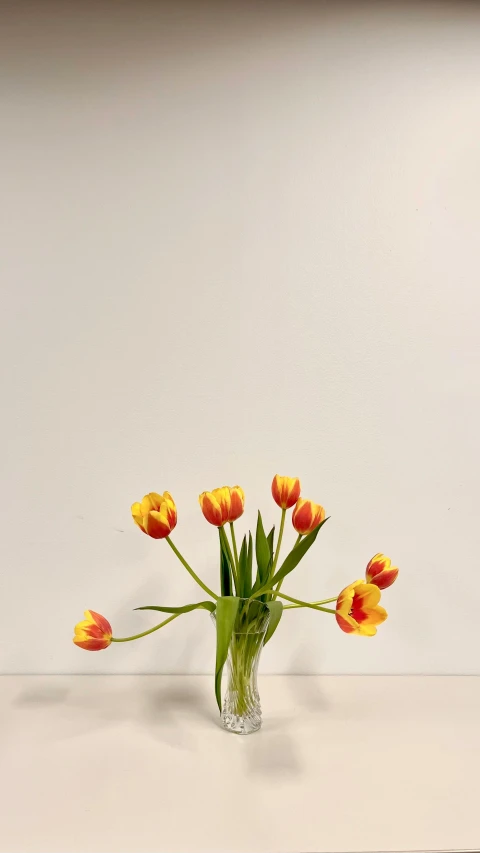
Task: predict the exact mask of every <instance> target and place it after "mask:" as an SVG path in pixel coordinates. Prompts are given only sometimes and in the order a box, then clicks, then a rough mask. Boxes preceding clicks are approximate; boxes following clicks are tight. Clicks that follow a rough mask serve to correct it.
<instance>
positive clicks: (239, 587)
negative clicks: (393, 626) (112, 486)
mask: <svg viewBox="0 0 480 853" xmlns="http://www.w3.org/2000/svg"><path fill="white" fill-rule="evenodd" d="M272 495H273V499H274V501H275V503H276V504H277V505H278V506H279V508H280V510H281V515H280V525H279V530H278V535H277V536H276V535H275V526H274V527H272V529H271V530H270V531H269V533H266V532H265V528H264V525H263V520H262V516H261V513H260V512H259V513H258V517H257V525H256V530H255V539H254V538H253V536H252V533H251V532H249V533H248V534H245V535H244V537H243V539H242V542H241V545H240V548H238V545H237V538H236V533H235V522H236V521H238V519H239V518H240V517H241V516H242V515H243V511H244V505H245V496H244V493H243V490H242V489H241V488H240V486H233V487H229V486H224V487H223V488H220V489H214V490H213V492H203V493H202V494H201V495H200V497H199V502H200V507H201V510H202V512H203V515H204V516H205V518H206V520H207V521H208V522H209V523H210V524H212V525H213V526H214V527H216V528H217V529H218V536H219V556H220V561H219V562H220V595H218V594H217V593H216V592H214V591H213V590H211V589H210V588H209V587H208V586H207V585H206V584H205V583H204V582H203V580H202V579H201V578H200V577H199V576H198V575H197V574H196V572H195V571H194V570H193V569H192V567H191V566H190V565H189V563H187V561H186V560H185V558H184V557H183V555H182V554H181V553H180V551H179V550H178V548H177V547H176V545H174V543H173V541H172V538H171V533H172V531H173V530H174V528H175V526H176V524H177V509H176V506H175V503H174V501H173V498H172V496H171V495H170V494H169V492H164V493H163V495H160V494H157V493H156V492H150V493H149V494H148V495H145V497H144V498H143V500H142V501H141V502H139V503H134V504H133V506H132V516H133V520H134V522H135V524H136V525H137V527H138V528H139V529H140V530H141V531H142V533H144V534H146V535H147V536H150V537H152V539H165V540H166V541H167V542H168V544H169V546H170V548H171V549H172V551H173V552H174V553H175V555H176V556H177V558H178V559H179V560H180V562H181V563H182V565H183V566H184V567H185V569H186V570H187V572H189V574H190V575H191V576H192V578H193V580H194V581H195V582H196V583H197V584H198V585H199V586H200V587H201V589H202V590H203V591H204V592H205V593H206V594H207V595H208V596H209V597H208V599H206V600H204V601H197V602H194V603H193V604H185V605H183V606H181V607H166V606H157V605H147V606H143V607H138V608H136V609H137V610H154V611H159V612H161V613H168V614H170V615H169V616H168V617H167V618H166V619H164V620H163V621H162V622H160V623H159V624H158V625H154V626H153V627H152V628H149V629H148V630H146V631H142V632H141V633H140V634H135V635H134V636H132V637H113V636H112V628H111V626H110V623H109V622H108V621H107V620H106V619H105V618H104V617H103V616H101V615H100V614H98V613H95V611H93V610H87V611H86V612H85V619H84V621H82V622H80V623H79V624H78V625H76V627H75V636H74V639H73V642H74V643H75V644H76V645H77V646H79V647H80V648H82V649H87V650H88V651H99V650H100V649H105V648H107V646H110V644H111V643H126V642H130V641H132V640H138V639H140V638H141V637H146V636H147V635H148V634H152V633H153V632H154V631H158V630H159V629H160V628H163V627H164V626H165V625H167V624H168V623H169V622H172V621H173V620H174V619H178V617H179V616H181V615H182V614H185V613H189V612H190V611H192V610H197V609H202V610H207V611H209V612H210V614H211V616H212V619H213V621H214V623H215V627H216V638H217V642H216V662H215V696H216V699H217V703H218V707H219V709H220V712H221V714H222V721H223V725H224V727H225V728H226V729H228V730H230V731H233V732H236V733H239V734H248V733H250V732H252V731H255V730H256V729H258V728H259V727H260V725H261V710H260V699H259V695H258V688H257V668H258V662H259V657H260V653H261V650H262V648H263V646H264V645H265V644H266V643H268V642H269V640H270V639H271V638H272V636H273V634H274V633H275V631H276V629H277V627H278V624H279V622H280V619H281V618H282V615H283V612H284V610H293V609H299V608H302V607H307V608H309V609H311V610H315V611H317V612H320V613H328V614H330V615H333V616H335V619H336V622H337V624H338V626H339V627H340V628H341V630H342V631H344V632H345V633H347V634H358V635H361V636H364V637H373V636H374V634H376V632H377V625H380V624H381V623H382V622H384V621H385V619H386V618H387V613H386V611H385V610H384V609H383V607H381V606H380V603H379V602H380V596H381V592H380V591H381V590H382V589H385V588H386V587H389V586H391V585H392V584H393V583H394V581H395V580H396V578H397V575H398V569H397V568H396V567H395V566H392V564H391V561H390V560H389V558H388V557H386V556H385V555H384V554H376V555H375V556H374V557H373V558H372V559H371V560H370V562H369V563H368V565H367V568H366V573H365V580H363V579H362V580H356V581H354V582H353V583H351V584H349V586H347V587H345V589H343V590H342V592H341V593H340V594H339V595H338V596H333V597H332V598H325V599H322V600H320V601H301V600H300V599H298V598H293V597H292V596H290V595H286V594H285V593H284V592H282V591H281V589H282V584H283V581H284V579H285V578H286V577H287V575H289V574H290V573H291V572H292V571H293V570H294V569H295V568H296V566H298V564H299V562H300V560H301V559H302V558H303V557H304V556H305V554H306V553H307V551H308V550H309V549H310V548H311V546H312V545H313V543H314V542H315V540H316V538H317V536H318V534H319V533H320V530H321V529H322V527H323V525H324V524H325V522H326V521H327V520H328V519H327V518H326V517H325V510H324V509H323V507H322V506H320V505H319V504H316V503H313V501H310V500H305V499H304V498H301V497H300V481H299V480H298V478H290V477H280V476H278V475H277V476H275V477H274V478H273V482H272ZM292 508H293V512H292V524H293V527H294V529H295V532H296V533H297V538H296V541H295V543H294V545H293V547H292V548H291V549H290V551H289V552H288V554H287V555H286V556H285V557H284V558H283V559H282V560H281V559H280V556H281V549H282V542H283V535H284V529H285V520H286V515H287V511H288V510H290V509H292ZM254 566H255V571H254ZM283 602H287V604H284V603H283ZM333 602H335V607H327V606H326V605H328V604H332V603H333ZM226 662H228V669H229V680H228V687H227V691H226V695H225V699H224V703H223V707H222V700H221V679H222V672H223V669H224V666H225V663H226Z"/></svg>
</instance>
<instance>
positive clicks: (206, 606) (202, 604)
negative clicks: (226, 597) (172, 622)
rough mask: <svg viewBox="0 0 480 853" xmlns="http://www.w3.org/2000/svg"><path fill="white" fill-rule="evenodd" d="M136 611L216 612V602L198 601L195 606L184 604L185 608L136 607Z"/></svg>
mask: <svg viewBox="0 0 480 853" xmlns="http://www.w3.org/2000/svg"><path fill="white" fill-rule="evenodd" d="M134 609H135V610H158V611H159V612H160V613H190V611H191V610H209V611H210V613H213V611H214V610H215V602H214V601H197V602H196V603H195V604H184V605H183V607H153V606H150V605H148V606H147V607H135V608H134Z"/></svg>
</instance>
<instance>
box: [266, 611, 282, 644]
mask: <svg viewBox="0 0 480 853" xmlns="http://www.w3.org/2000/svg"><path fill="white" fill-rule="evenodd" d="M266 604H267V607H268V609H269V611H270V619H269V622H268V628H267V633H266V634H265V639H264V641H263V645H264V646H265V645H266V643H268V641H269V640H270V639H271V638H272V637H273V635H274V633H275V631H276V630H277V627H278V623H279V622H280V619H281V618H282V613H283V604H282V602H281V601H267V602H266Z"/></svg>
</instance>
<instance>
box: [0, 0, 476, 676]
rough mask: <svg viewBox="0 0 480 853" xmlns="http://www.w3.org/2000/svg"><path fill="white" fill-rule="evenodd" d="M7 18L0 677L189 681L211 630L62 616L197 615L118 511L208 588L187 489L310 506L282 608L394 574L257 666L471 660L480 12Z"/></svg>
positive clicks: (295, 616)
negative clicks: (140, 676) (347, 627)
mask: <svg viewBox="0 0 480 853" xmlns="http://www.w3.org/2000/svg"><path fill="white" fill-rule="evenodd" d="M2 17H3V22H2V27H1V36H0V39H1V42H2V44H1V51H0V54H1V56H2V63H3V73H2V76H1V98H2V109H1V116H2V119H1V121H2V125H3V127H2V149H3V154H2V172H3V176H2V180H1V186H2V193H1V209H2V217H3V224H2V237H3V240H2V243H3V244H4V245H3V253H2V254H3V260H2V280H3V291H2V293H3V300H2V303H3V305H2V316H1V333H0V346H1V348H2V359H1V365H2V386H1V394H2V396H1V399H2V404H3V406H2V420H1V430H2V434H1V440H2V483H3V487H2V491H3V511H2V513H1V515H0V520H1V531H0V532H1V540H0V541H1V552H2V553H1V567H2V568H1V588H0V602H1V614H2V615H1V621H0V643H1V652H0V655H1V658H0V669H1V671H3V672H51V673H55V672H71V671H74V672H106V671H108V672H155V671H160V672H177V671H178V672H184V671H190V672H199V671H209V670H210V669H211V667H212V663H213V655H214V632H213V628H212V626H211V625H210V624H209V619H208V617H207V615H206V614H205V613H193V614H191V615H188V616H185V617H184V618H183V620H178V621H176V622H175V623H173V624H172V625H171V626H169V627H168V629H166V630H165V631H164V632H163V634H157V635H155V636H153V637H150V638H148V639H146V640H144V641H142V642H139V643H137V644H130V645H128V646H117V647H112V648H111V649H109V650H108V651H106V652H104V653H102V654H97V655H93V654H87V653H84V652H82V651H80V650H79V649H77V648H75V647H74V646H73V644H72V642H71V636H72V627H73V625H74V623H75V622H76V621H78V620H79V619H80V618H81V617H82V611H83V609H84V608H86V607H91V608H93V609H96V610H99V611H100V612H102V613H104V614H105V615H106V616H108V617H109V618H110V619H111V621H112V623H113V626H114V630H115V633H116V634H117V635H122V634H127V633H131V632H134V631H135V630H143V629H144V628H146V627H148V626H150V625H152V624H154V621H155V617H154V616H153V615H149V614H132V613H131V612H130V611H131V609H132V608H133V607H135V606H137V605H142V604H155V603H157V604H160V603H164V604H181V603H184V602H189V601H195V600H197V596H198V593H197V589H196V587H195V586H194V584H193V582H191V580H190V578H189V577H188V575H187V574H186V573H185V572H184V571H183V569H182V567H181V566H180V564H177V563H176V561H175V558H174V556H173V554H171V553H170V552H169V549H168V546H167V545H166V544H165V543H161V542H155V541H153V540H150V539H148V538H147V537H144V536H142V535H141V534H140V533H139V532H138V531H137V530H136V529H135V528H134V525H133V523H132V521H131V518H130V511H129V507H130V503H131V502H132V501H133V500H135V499H138V498H140V497H141V496H142V495H143V494H144V492H145V491H148V490H150V489H155V490H161V491H163V490H164V489H169V490H170V491H171V492H172V493H173V495H174V497H175V499H176V501H177V503H178V511H179V524H178V528H177V530H176V532H175V540H176V542H177V544H178V546H179V547H180V548H181V549H183V550H184V552H185V554H186V555H187V556H188V557H189V558H190V559H191V561H192V562H193V563H194V564H195V566H196V568H197V570H198V571H199V573H201V574H203V575H204V577H205V578H206V579H207V580H208V582H209V583H210V584H216V583H217V581H216V577H217V574H216V573H217V550H216V532H215V530H214V529H213V528H211V527H210V526H209V525H207V524H206V523H205V522H204V520H203V518H202V516H201V514H200V510H199V507H198V504H197V495H198V493H199V492H200V491H202V490H203V489H208V488H213V487H215V486H218V485H222V484H223V483H230V484H233V483H236V482H239V483H240V484H241V485H243V487H244V488H245V491H246V493H247V501H248V511H247V513H246V516H245V521H246V522H249V523H253V522H254V518H255V513H256V509H257V506H258V505H260V506H261V508H262V510H263V512H264V515H265V517H266V519H267V520H268V522H271V521H273V520H274V519H275V518H276V507H275V506H274V504H273V502H272V500H271V498H270V494H269V487H270V481H271V478H272V475H273V474H274V473H276V472H277V471H278V472H280V473H286V474H289V475H298V476H300V477H301V479H302V481H303V484H304V493H305V494H306V495H307V496H311V497H312V498H313V499H316V500H318V501H319V502H322V503H323V504H324V505H325V507H326V508H327V511H328V513H330V514H331V521H329V522H328V525H327V526H326V528H325V530H324V531H323V533H322V534H321V537H320V540H319V543H318V546H317V548H316V551H315V552H311V554H310V555H309V557H308V559H306V560H305V562H304V564H302V566H301V567H300V568H299V569H298V570H297V572H296V573H295V575H294V576H292V577H291V579H289V580H288V581H287V582H286V583H285V587H284V589H285V591H287V592H289V593H291V594H294V595H295V594H296V595H297V596H300V597H309V596H310V597H312V598H313V597H321V596H324V595H325V596H327V595H334V594H336V593H337V592H338V591H339V590H340V589H341V588H342V587H343V586H344V585H346V584H347V583H349V582H350V581H352V580H354V579H356V578H357V577H360V576H361V575H362V572H363V569H364V566H365V564H366V562H367V560H368V559H369V557H370V556H371V555H372V554H374V553H375V552H376V551H377V550H383V551H385V552H387V553H388V554H390V555H391V556H392V558H393V559H394V560H395V561H396V562H397V563H398V565H399V566H400V568H401V576H400V579H399V581H398V583H397V584H396V586H395V587H393V588H392V589H391V590H388V591H387V592H386V593H385V595H384V599H385V603H386V606H387V609H388V610H389V612H390V618H389V620H388V622H387V623H386V624H385V625H384V626H382V627H381V629H380V630H379V635H378V636H377V638H375V639H374V640H364V639H361V638H356V637H349V636H346V635H344V634H342V633H341V631H340V630H339V629H338V628H337V626H336V624H335V623H334V621H333V619H331V618H330V617H328V616H323V615H321V614H315V613H313V612H312V613H308V612H306V613H298V612H295V611H293V612H289V613H288V615H287V616H286V618H285V620H284V622H283V624H282V625H281V627H280V629H279V631H278V634H277V636H276V639H275V642H272V644H271V645H270V646H269V648H268V649H267V650H266V652H265V656H264V661H263V668H264V671H273V672H278V671H296V672H334V673H342V672H364V673H385V672H387V673H390V672H392V673H407V672H408V673H420V672H430V673H456V672H459V673H460V672H461V673H475V672H476V673H478V672H480V666H479V639H478V638H479V633H478V613H479V605H480V581H479V577H480V570H479V557H478V513H479V487H480V483H479V454H478V440H479V430H480V422H479V421H480V418H479V413H480V399H479V396H480V390H479V381H478V376H479V337H478V321H479V315H478V311H479V307H480V305H479V303H480V295H479V272H480V261H479V251H478V233H479V224H480V217H479V207H480V112H479V103H480V50H479V44H480V6H479V5H478V4H476V3H463V2H460V0H457V2H451V3H434V2H425V3H414V2H411V3H405V2H402V3H398V4H393V3H381V2H376V3H372V4H369V3H362V2H356V3H352V4H345V3H338V2H333V0H332V2H331V3H330V4H329V3H314V2H291V3H284V4H282V3H273V2H272V3H258V4H251V5H249V4H244V3H240V2H239V3H238V4H233V3H232V4H229V3H218V5H215V4H208V5H207V4H204V3H202V2H196V3H192V4H191V5H189V6H186V5H183V4H182V3H178V2H175V3H173V2H172V4H171V5H170V6H168V5H162V4H160V3H156V2H151V3H147V2H130V3H128V2H123V3H122V2H120V3H115V4H110V3H105V4H104V3H103V2H97V3H92V4H88V3H77V4H74V3H71V4H70V3H66V2H59V3H58V4H46V3H45V4H44V3H36V4H30V5H28V4H25V3H18V4H16V5H15V4H11V6H10V9H4V11H3V12H2ZM241 527H242V529H243V527H244V524H243V523H242V524H241ZM289 535H290V538H292V534H289ZM199 592H200V591H199Z"/></svg>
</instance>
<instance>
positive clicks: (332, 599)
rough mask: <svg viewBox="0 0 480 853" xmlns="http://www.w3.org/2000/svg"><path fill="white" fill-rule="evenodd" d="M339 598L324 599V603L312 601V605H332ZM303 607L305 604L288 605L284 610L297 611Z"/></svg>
mask: <svg viewBox="0 0 480 853" xmlns="http://www.w3.org/2000/svg"><path fill="white" fill-rule="evenodd" d="M337 598H338V595H336V596H335V598H324V599H323V601H312V602H311V604H317V605H318V604H331V602H332V601H336V600H337ZM303 606H304V605H303V604H286V605H285V607H284V608H283V609H284V610H295V609H297V608H298V607H303Z"/></svg>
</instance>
